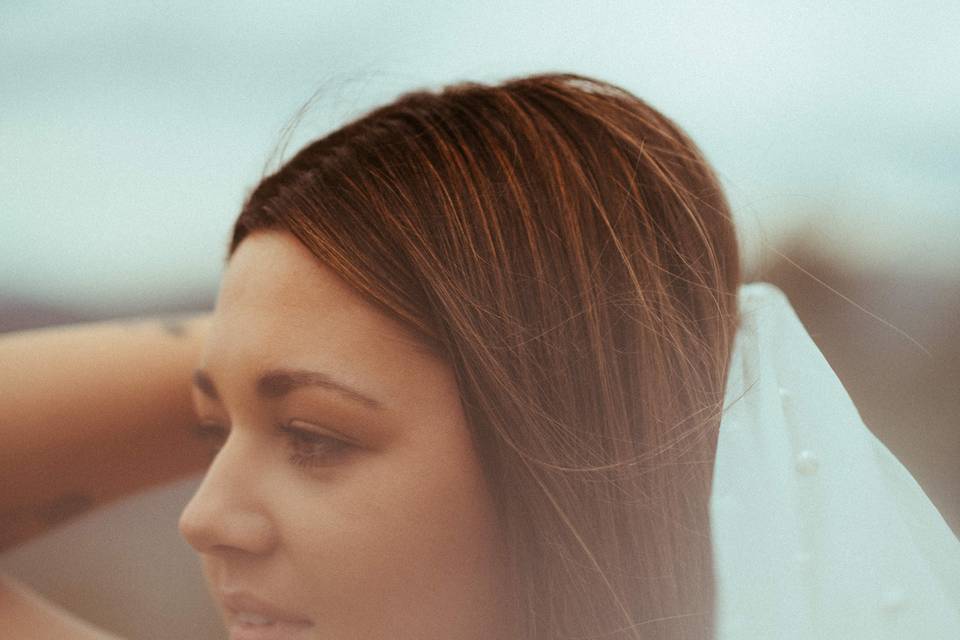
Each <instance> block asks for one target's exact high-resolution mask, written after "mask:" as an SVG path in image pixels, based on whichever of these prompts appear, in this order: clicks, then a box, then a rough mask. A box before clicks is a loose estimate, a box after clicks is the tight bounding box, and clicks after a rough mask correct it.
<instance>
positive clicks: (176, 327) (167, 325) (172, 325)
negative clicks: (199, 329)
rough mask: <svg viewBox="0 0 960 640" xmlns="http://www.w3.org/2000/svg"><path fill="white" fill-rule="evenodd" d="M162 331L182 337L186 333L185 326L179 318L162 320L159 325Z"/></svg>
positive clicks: (175, 336)
mask: <svg viewBox="0 0 960 640" xmlns="http://www.w3.org/2000/svg"><path fill="white" fill-rule="evenodd" d="M160 328H161V329H163V331H164V333H166V334H167V335H169V336H173V337H174V338H182V337H183V336H185V335H187V326H186V324H184V323H183V322H181V321H179V320H164V321H163V323H162V324H161V325H160Z"/></svg>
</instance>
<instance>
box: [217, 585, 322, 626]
mask: <svg viewBox="0 0 960 640" xmlns="http://www.w3.org/2000/svg"><path fill="white" fill-rule="evenodd" d="M220 601H221V602H222V603H223V606H224V607H226V609H227V611H228V612H229V613H230V614H231V617H234V616H236V615H237V614H238V613H240V612H241V611H244V612H248V613H255V614H257V615H260V616H263V617H265V618H270V619H271V620H277V621H279V622H297V623H301V624H313V623H312V622H311V621H310V620H308V619H307V618H304V617H303V616H302V615H300V614H299V613H296V612H293V611H289V610H287V609H284V608H282V607H280V606H279V605H276V604H273V603H271V602H267V601H266V600H263V599H261V598H258V597H256V596H254V595H253V594H252V593H249V592H247V591H221V592H220Z"/></svg>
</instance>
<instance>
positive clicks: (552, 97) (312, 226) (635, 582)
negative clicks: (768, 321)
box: [230, 74, 740, 640]
mask: <svg viewBox="0 0 960 640" xmlns="http://www.w3.org/2000/svg"><path fill="white" fill-rule="evenodd" d="M261 228H271V229H282V230H286V231H289V232H291V233H292V234H294V235H295V236H296V237H297V238H299V240H300V241H301V242H302V243H303V244H304V245H305V246H306V247H307V248H308V249H309V250H310V251H311V252H312V253H313V254H314V255H315V256H316V257H317V259H318V260H319V261H321V262H322V263H323V264H325V265H327V266H329V267H330V268H332V269H333V270H334V271H335V272H336V273H338V274H339V275H340V276H341V277H342V278H344V279H345V280H346V281H347V282H348V283H350V284H351V285H352V286H354V287H355V288H356V289H357V290H358V291H359V292H360V293H361V294H362V295H364V296H365V297H367V298H368V299H369V300H370V302H372V303H373V304H374V305H376V306H377V307H379V308H380V309H382V310H383V311H385V312H386V313H388V314H390V315H391V316H392V317H394V318H397V319H399V320H401V321H402V322H404V323H405V324H406V325H407V326H408V327H409V328H410V330H411V331H413V332H414V333H415V334H416V335H417V336H419V337H420V338H421V339H422V341H423V343H424V344H425V345H427V346H429V348H431V349H432V350H434V351H435V352H436V353H437V354H439V355H440V356H441V357H443V358H444V359H446V361H448V362H449V364H450V366H451V367H452V368H453V370H454V371H455V373H456V376H457V380H458V383H459V388H460V392H461V397H462V402H463V406H464V410H465V412H466V416H467V419H468V421H469V425H470V429H471V432H472V437H473V439H474V442H475V444H476V447H477V452H478V455H479V457H480V460H481V462H482V464H483V465H484V468H485V471H486V474H487V479H488V481H489V486H490V489H491V491H492V493H493V496H494V499H495V501H496V504H497V508H498V510H499V516H500V519H501V523H502V528H503V532H504V535H505V536H506V540H507V549H508V553H509V554H510V558H509V566H510V567H511V570H512V575H513V576H514V578H515V587H516V595H517V605H518V607H519V611H520V613H521V616H522V618H521V628H520V629H519V630H518V632H517V633H518V637H521V638H525V639H529V640H534V639H550V640H555V639H557V638H600V637H603V638H608V639H616V638H645V639H651V638H671V639H688V638H697V639H698V640H702V639H706V638H709V637H712V633H713V624H712V620H713V613H714V612H713V607H714V602H713V577H712V556H711V547H710V534H709V520H708V498H709V495H710V487H711V479H712V474H713V458H714V453H715V447H716V437H717V429H718V425H719V420H720V409H721V406H722V400H723V390H724V384H725V379H726V368H727V362H728V359H729V355H730V350H731V344H732V339H733V335H734V332H735V329H736V326H737V320H738V319H737V316H736V288H737V286H738V284H739V280H740V267H739V259H738V249H737V242H736V237H735V233H734V228H733V224H732V222H731V217H730V214H729V210H728V206H727V203H726V200H725V198H724V195H723V193H722V191H721V188H720V186H719V184H718V182H717V180H716V178H715V176H714V174H713V172H712V171H711V169H710V168H709V166H708V165H707V163H706V161H705V160H704V158H703V156H702V155H701V153H700V152H699V151H698V149H697V148H696V146H695V145H694V144H693V143H692V142H691V141H690V139H689V138H688V137H687V136H686V135H685V134H684V133H683V132H682V131H681V130H680V129H679V128H678V127H677V126H676V125H675V124H673V122H671V121H670V120H668V119H667V118H665V117H664V116H663V115H661V114H660V113H658V112H657V111H656V110H654V109H653V108H651V107H650V106H649V105H647V104H646V103H645V102H643V101H642V100H640V99H639V98H637V97H635V96H633V95H632V94H630V93H628V92H627V91H625V90H623V89H621V88H619V87H616V86H614V85H611V84H609V83H604V82H601V81H598V80H595V79H592V78H588V77H584V76H580V75H574V74H542V75H535V76H529V77H523V78H517V79H513V80H510V81H507V82H504V83H502V84H499V85H496V86H489V85H483V84H477V83H461V84H457V85H452V86H448V87H446V88H444V89H443V90H441V91H438V92H432V91H425V90H424V91H414V92H411V93H407V94H404V95H402V96H401V97H399V98H398V99H397V100H395V101H394V102H392V103H391V104H388V105H386V106H383V107H380V108H378V109H375V110H373V111H371V112H369V113H368V114H366V115H365V116H363V117H361V118H359V119H357V120H355V121H353V122H350V123H349V124H347V125H345V126H343V127H342V128H340V129H338V130H336V131H334V132H333V133H330V134H329V135H327V136H325V137H323V138H321V139H319V140H316V141H315V142H312V143H311V144H309V145H308V146H307V147H305V148H304V149H303V150H301V151H300V152H299V153H298V154H297V155H296V156H295V157H293V158H292V159H291V160H290V161H289V162H287V163H286V164H285V165H284V166H283V167H282V168H281V169H280V170H278V171H277V172H276V173H275V174H273V175H271V176H269V177H267V178H266V179H264V180H263V181H262V182H261V183H260V184H259V186H257V188H256V189H255V190H254V191H253V192H252V194H251V195H250V196H249V198H248V200H247V202H246V204H245V206H244V208H243V210H242V212H241V214H240V216H239V218H238V219H237V221H236V225H235V228H234V232H233V237H232V241H231V243H230V254H231V255H232V253H233V251H234V250H235V249H236V247H237V246H238V244H239V243H240V242H241V241H242V240H243V238H244V237H246V236H247V235H248V234H249V233H250V232H252V231H254V230H256V229H261Z"/></svg>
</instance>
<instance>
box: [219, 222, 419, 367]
mask: <svg viewBox="0 0 960 640" xmlns="http://www.w3.org/2000/svg"><path fill="white" fill-rule="evenodd" d="M427 357H428V356H427V355H426V354H425V353H423V349H422V347H421V346H420V345H419V343H418V342H417V341H416V340H415V339H414V338H413V336H411V335H410V334H409V332H407V331H406V330H405V329H404V328H403V326H402V325H400V323H399V322H397V321H396V320H394V319H392V318H390V317H388V316H386V315H384V314H383V313H381V312H379V311H378V310H376V309H375V308H374V307H373V306H371V305H370V304H369V303H367V302H366V301H365V300H364V299H363V298H361V297H360V296H359V295H358V294H357V293H356V292H355V291H354V290H353V289H352V288H351V287H350V286H349V285H347V284H346V283H345V282H344V281H343V280H342V279H340V278H339V277H338V276H337V275H336V274H334V273H333V272H332V271H331V270H330V269H329V268H327V267H325V266H323V265H322V264H321V263H320V262H319V261H318V260H317V259H316V258H315V257H314V256H313V254H311V253H310V251H309V250H308V249H307V248H306V247H305V246H303V244H301V243H300V241H299V240H297V239H296V238H295V237H294V236H293V235H291V234H289V233H286V232H281V231H272V230H271V231H257V232H255V233H253V234H251V235H250V236H248V237H247V238H245V239H244V240H243V241H242V242H241V243H240V245H239V246H238V247H237V249H236V251H235V252H234V254H233V256H232V257H231V258H230V261H229V263H228V266H227V269H226V271H225V273H224V277H223V280H222V283H221V287H220V293H219V295H218V298H217V306H216V310H215V312H214V317H213V324H212V326H211V329H210V334H209V336H208V339H207V344H206V347H205V349H204V358H203V360H204V362H205V363H206V364H207V365H208V366H210V367H212V368H217V367H219V366H223V367H228V366H232V365H236V364H240V363H241V362H242V363H252V362H254V361H256V362H257V364H258V365H261V364H264V365H290V364H296V363H297V362H300V361H302V360H303V359H305V358H307V359H309V362H305V363H303V364H321V365H331V366H332V365H337V366H338V367H342V366H343V365H344V363H355V364H356V365H358V367H360V368H362V366H363V365H370V366H372V365H373V364H374V363H375V361H379V362H381V364H382V365H388V364H390V363H393V364H394V365H399V364H400V363H402V362H404V361H406V360H409V363H410V365H411V366H413V365H417V364H426V363H425V362H424V358H427ZM318 359H319V360H321V362H319V363H318V362H317V361H318ZM228 361H229V362H228ZM372 361H373V362H372Z"/></svg>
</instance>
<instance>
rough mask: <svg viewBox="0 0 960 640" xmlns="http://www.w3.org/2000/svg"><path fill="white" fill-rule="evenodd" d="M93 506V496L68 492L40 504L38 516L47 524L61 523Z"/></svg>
mask: <svg viewBox="0 0 960 640" xmlns="http://www.w3.org/2000/svg"><path fill="white" fill-rule="evenodd" d="M92 506H93V498H91V497H90V496H88V495H85V494H83V493H66V494H64V495H62V496H60V497H59V498H54V499H53V500H50V501H48V502H45V503H44V504H42V505H40V508H39V509H38V510H37V517H38V518H39V519H40V520H41V521H42V522H43V523H44V524H47V525H51V526H52V525H55V524H60V523H61V522H66V521H67V520H70V519H71V518H74V517H76V516H78V515H80V514H81V513H83V512H84V511H87V510H89V509H90V507H92Z"/></svg>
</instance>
